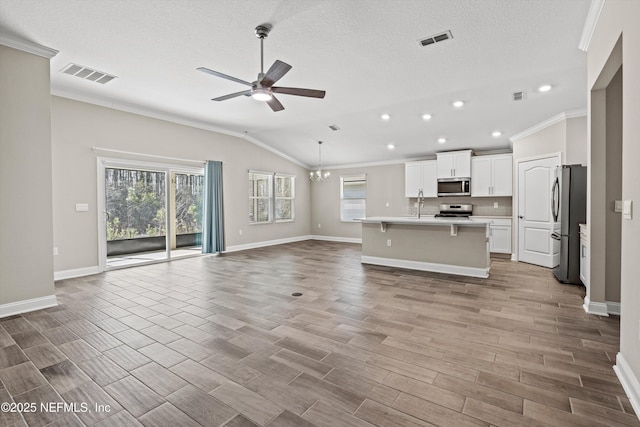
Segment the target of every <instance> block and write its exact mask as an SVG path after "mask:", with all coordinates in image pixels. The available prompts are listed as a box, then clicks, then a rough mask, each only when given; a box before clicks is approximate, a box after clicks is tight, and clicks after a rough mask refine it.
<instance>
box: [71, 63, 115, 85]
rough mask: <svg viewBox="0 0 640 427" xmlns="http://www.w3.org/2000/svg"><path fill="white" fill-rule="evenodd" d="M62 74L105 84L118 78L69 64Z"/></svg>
mask: <svg viewBox="0 0 640 427" xmlns="http://www.w3.org/2000/svg"><path fill="white" fill-rule="evenodd" d="M60 71H61V72H63V73H65V74H69V75H71V76H76V77H80V78H81V79H85V80H91V81H92V82H96V83H100V84H105V83H109V82H110V81H111V80H113V79H115V78H117V77H116V76H112V75H111V74H107V73H103V72H102V71H96V70H94V69H91V68H88V67H83V66H82V65H77V64H69V65H67V66H66V67H64V68H63V69H62V70H60Z"/></svg>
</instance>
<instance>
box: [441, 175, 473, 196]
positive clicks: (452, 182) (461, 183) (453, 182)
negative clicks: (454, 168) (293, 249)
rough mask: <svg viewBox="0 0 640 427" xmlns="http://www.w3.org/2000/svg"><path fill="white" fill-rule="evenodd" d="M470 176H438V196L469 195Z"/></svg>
mask: <svg viewBox="0 0 640 427" xmlns="http://www.w3.org/2000/svg"><path fill="white" fill-rule="evenodd" d="M470 195H471V178H438V196H470Z"/></svg>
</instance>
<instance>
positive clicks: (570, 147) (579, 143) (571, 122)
mask: <svg viewBox="0 0 640 427" xmlns="http://www.w3.org/2000/svg"><path fill="white" fill-rule="evenodd" d="M587 148H588V144H587V116H582V117H574V118H571V119H567V144H566V150H567V155H566V159H565V161H566V163H567V164H568V165H584V166H586V165H587Z"/></svg>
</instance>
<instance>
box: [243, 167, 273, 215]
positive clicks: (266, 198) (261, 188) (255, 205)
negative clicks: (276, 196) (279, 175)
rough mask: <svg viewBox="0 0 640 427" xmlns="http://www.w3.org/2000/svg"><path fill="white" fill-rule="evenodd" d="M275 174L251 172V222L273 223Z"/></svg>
mask: <svg viewBox="0 0 640 427" xmlns="http://www.w3.org/2000/svg"><path fill="white" fill-rule="evenodd" d="M272 199H273V174H270V173H266V172H253V171H250V172H249V222H254V223H263V222H271V218H272V217H271V211H272V204H271V201H272Z"/></svg>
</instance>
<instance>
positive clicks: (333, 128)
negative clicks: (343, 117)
mask: <svg viewBox="0 0 640 427" xmlns="http://www.w3.org/2000/svg"><path fill="white" fill-rule="evenodd" d="M329 129H331V130H333V131H336V130H340V128H339V127H338V126H337V125H329Z"/></svg>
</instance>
